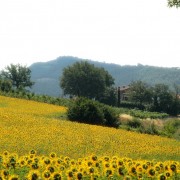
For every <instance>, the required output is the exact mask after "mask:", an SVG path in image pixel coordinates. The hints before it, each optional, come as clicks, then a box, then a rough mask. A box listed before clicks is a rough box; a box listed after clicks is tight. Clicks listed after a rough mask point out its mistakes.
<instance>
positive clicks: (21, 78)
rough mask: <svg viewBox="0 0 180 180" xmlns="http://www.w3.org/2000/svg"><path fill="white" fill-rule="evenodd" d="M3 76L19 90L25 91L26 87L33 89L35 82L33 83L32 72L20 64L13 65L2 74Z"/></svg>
mask: <svg viewBox="0 0 180 180" xmlns="http://www.w3.org/2000/svg"><path fill="white" fill-rule="evenodd" d="M1 76H2V77H3V78H4V79H6V80H10V81H11V82H12V86H13V87H14V88H16V89H18V90H20V89H25V87H30V88H31V87H32V85H33V84H34V82H32V81H31V70H30V69H29V68H27V67H26V66H21V65H20V64H17V65H14V64H11V65H10V66H7V67H6V68H5V70H3V71H2V72H1Z"/></svg>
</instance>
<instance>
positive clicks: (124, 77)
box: [29, 56, 180, 97]
mask: <svg viewBox="0 0 180 180" xmlns="http://www.w3.org/2000/svg"><path fill="white" fill-rule="evenodd" d="M82 60H83V59H80V58H76V57H70V56H69V57H68V56H67V57H66V56H62V57H59V58H57V59H55V60H52V61H48V62H44V63H34V64H32V65H31V66H30V67H29V68H30V70H31V71H32V73H31V74H32V80H33V81H34V82H35V85H34V86H33V87H32V92H35V93H37V94H47V95H50V96H56V97H58V96H60V95H63V92H62V88H60V87H59V77H60V78H61V76H62V74H63V69H64V68H66V67H68V66H71V65H73V64H74V63H75V62H79V61H82ZM88 63H90V64H94V66H95V67H99V68H102V67H103V68H104V69H105V70H106V71H108V72H109V74H110V75H111V76H112V77H113V78H114V79H115V81H114V82H115V86H116V87H118V86H123V85H128V84H130V83H131V82H132V81H137V80H141V81H143V82H145V83H147V84H149V85H155V84H159V83H163V84H166V85H168V86H169V87H170V89H173V84H174V83H175V84H179V85H180V78H179V77H180V69H179V68H164V67H154V66H144V65H138V66H128V65H127V66H120V65H116V64H108V63H102V62H97V61H91V60H88Z"/></svg>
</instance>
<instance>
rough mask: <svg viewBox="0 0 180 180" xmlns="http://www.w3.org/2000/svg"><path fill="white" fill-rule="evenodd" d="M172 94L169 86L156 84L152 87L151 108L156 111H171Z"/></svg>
mask: <svg viewBox="0 0 180 180" xmlns="http://www.w3.org/2000/svg"><path fill="white" fill-rule="evenodd" d="M172 105H173V95H172V92H171V91H170V90H169V87H168V86H167V85H164V84H156V85H155V87H154V88H153V109H154V110H155V111H158V112H166V113H171V109H172Z"/></svg>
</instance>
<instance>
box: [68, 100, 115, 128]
mask: <svg viewBox="0 0 180 180" xmlns="http://www.w3.org/2000/svg"><path fill="white" fill-rule="evenodd" d="M67 116H68V118H69V119H70V120H71V121H77V122H81V123H87V124H96V125H104V126H110V127H118V118H117V115H116V113H115V111H113V109H112V108H110V107H108V106H106V105H103V104H101V103H98V102H96V101H93V100H89V99H86V98H78V99H76V100H75V102H74V103H73V104H72V105H71V106H69V109H68V111H67Z"/></svg>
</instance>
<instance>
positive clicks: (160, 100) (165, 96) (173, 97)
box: [129, 81, 180, 115]
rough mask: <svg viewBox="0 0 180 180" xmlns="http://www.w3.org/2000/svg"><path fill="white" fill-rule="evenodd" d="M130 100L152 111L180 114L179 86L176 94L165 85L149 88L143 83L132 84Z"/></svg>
mask: <svg viewBox="0 0 180 180" xmlns="http://www.w3.org/2000/svg"><path fill="white" fill-rule="evenodd" d="M129 100H130V101H132V102H136V103H140V104H141V105H144V106H146V107H147V108H148V109H147V110H150V111H157V112H165V113H168V114H172V115H177V114H178V113H179V112H180V100H179V98H178V86H176V93H175V92H173V91H171V90H170V89H169V87H168V86H167V85H165V84H156V85H155V86H148V85H147V84H146V83H144V82H142V81H135V82H132V83H131V84H130V90H129Z"/></svg>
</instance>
